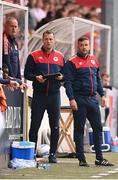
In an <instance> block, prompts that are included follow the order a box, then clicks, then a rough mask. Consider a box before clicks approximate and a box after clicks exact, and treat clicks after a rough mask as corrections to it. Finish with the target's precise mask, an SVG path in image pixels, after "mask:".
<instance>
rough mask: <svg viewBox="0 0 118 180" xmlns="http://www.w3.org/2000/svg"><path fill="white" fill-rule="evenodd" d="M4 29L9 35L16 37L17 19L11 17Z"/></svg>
mask: <svg viewBox="0 0 118 180" xmlns="http://www.w3.org/2000/svg"><path fill="white" fill-rule="evenodd" d="M5 31H6V33H7V34H8V35H9V36H11V37H16V35H17V33H18V22H17V20H15V19H13V20H11V21H9V22H8V23H7V24H6V27H5Z"/></svg>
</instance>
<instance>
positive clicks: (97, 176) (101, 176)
mask: <svg viewBox="0 0 118 180" xmlns="http://www.w3.org/2000/svg"><path fill="white" fill-rule="evenodd" d="M101 177H102V176H91V178H101Z"/></svg>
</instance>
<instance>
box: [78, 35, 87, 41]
mask: <svg viewBox="0 0 118 180" xmlns="http://www.w3.org/2000/svg"><path fill="white" fill-rule="evenodd" d="M85 40H88V41H89V38H88V36H81V37H80V38H79V39H78V42H82V41H85Z"/></svg>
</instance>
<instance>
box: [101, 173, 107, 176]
mask: <svg viewBox="0 0 118 180" xmlns="http://www.w3.org/2000/svg"><path fill="white" fill-rule="evenodd" d="M99 175H100V176H108V175H109V174H108V173H100V174H99Z"/></svg>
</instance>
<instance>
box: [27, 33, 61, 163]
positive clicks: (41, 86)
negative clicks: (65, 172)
mask: <svg viewBox="0 0 118 180" xmlns="http://www.w3.org/2000/svg"><path fill="white" fill-rule="evenodd" d="M54 43H55V37H54V34H53V33H52V32H51V31H46V32H44V33H43V46H42V48H41V49H39V50H36V51H34V52H32V53H31V54H30V55H29V56H28V58H27V62H26V65H25V71H24V77H25V78H26V79H28V80H30V81H33V99H32V106H31V108H32V111H31V113H32V114H31V126H30V131H29V140H30V141H33V142H35V143H37V136H38V129H39V128H40V125H41V121H42V118H43V115H44V112H45V110H47V113H48V117H49V124H50V128H51V137H50V154H49V162H50V163H56V162H57V159H56V150H57V144H58V139H59V118H60V85H61V81H62V79H63V75H62V71H63V66H64V59H63V55H62V53H60V52H58V51H56V50H54V49H53V47H54ZM52 74H53V75H52ZM49 75H50V76H49ZM51 75H52V76H51Z"/></svg>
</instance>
